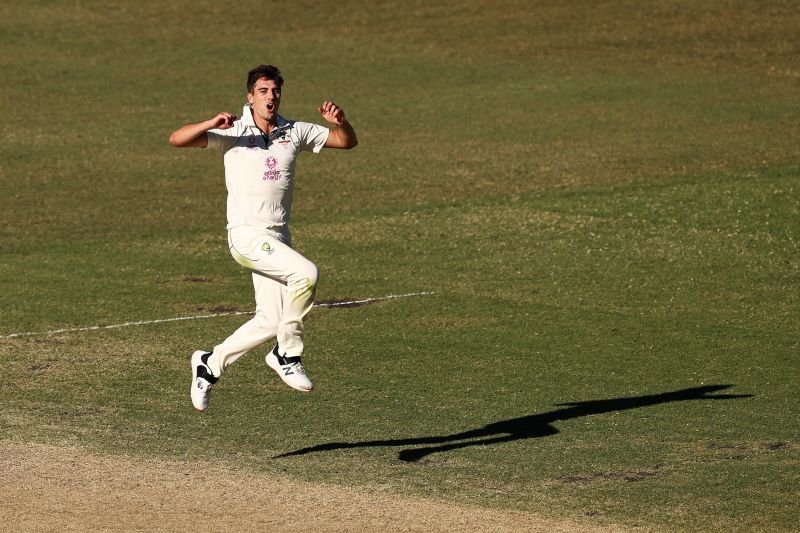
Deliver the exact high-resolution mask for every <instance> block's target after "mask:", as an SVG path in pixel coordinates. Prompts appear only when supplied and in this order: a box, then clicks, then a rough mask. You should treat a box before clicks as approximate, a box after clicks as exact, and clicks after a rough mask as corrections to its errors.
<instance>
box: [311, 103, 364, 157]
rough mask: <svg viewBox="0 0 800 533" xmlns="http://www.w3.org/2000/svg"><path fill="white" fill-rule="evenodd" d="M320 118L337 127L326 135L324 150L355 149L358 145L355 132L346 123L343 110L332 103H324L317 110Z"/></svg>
mask: <svg viewBox="0 0 800 533" xmlns="http://www.w3.org/2000/svg"><path fill="white" fill-rule="evenodd" d="M317 111H319V113H320V115H322V118H324V119H325V120H326V121H328V122H330V123H331V124H333V125H335V126H337V127H336V128H335V129H332V130H331V132H330V134H329V135H328V140H327V141H325V148H342V149H345V150H349V149H350V148H355V147H356V145H357V144H358V137H356V130H354V129H353V126H351V125H350V123H349V122H347V119H346V118H345V116H344V109H342V108H341V107H339V106H338V105H336V104H334V103H333V102H328V101H326V102H324V103H323V104H322V105H321V106H320V107H318V108H317Z"/></svg>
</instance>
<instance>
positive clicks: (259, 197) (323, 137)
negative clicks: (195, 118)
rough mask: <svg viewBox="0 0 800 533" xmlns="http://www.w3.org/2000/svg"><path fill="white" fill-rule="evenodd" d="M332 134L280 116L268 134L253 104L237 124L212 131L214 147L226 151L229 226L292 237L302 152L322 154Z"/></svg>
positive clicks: (247, 108)
mask: <svg viewBox="0 0 800 533" xmlns="http://www.w3.org/2000/svg"><path fill="white" fill-rule="evenodd" d="M329 133H330V130H328V128H326V127H324V126H319V125H317V124H310V123H308V122H299V121H294V120H286V119H285V118H283V117H282V116H280V115H278V118H277V127H276V128H275V129H273V130H272V133H270V135H269V137H267V136H266V135H265V134H264V133H263V132H262V131H261V130H260V129H259V128H258V126H256V123H255V122H254V120H253V113H252V109H251V107H250V106H249V105H245V106H244V109H243V110H242V118H241V119H239V120H237V121H236V122H234V123H233V126H232V127H230V128H228V129H226V130H219V129H214V130H209V131H207V132H206V134H207V135H208V148H216V149H218V150H220V151H221V152H222V153H223V154H224V161H225V185H226V186H227V188H228V229H231V228H234V227H236V226H242V225H244V226H255V227H258V228H263V229H268V230H271V231H274V232H275V233H276V234H278V235H281V236H284V237H288V235H289V226H288V225H289V216H290V215H291V212H292V193H293V191H294V171H295V161H296V159H297V156H298V155H300V152H314V153H319V151H320V150H322V147H323V146H324V145H325V141H327V140H328V134H329Z"/></svg>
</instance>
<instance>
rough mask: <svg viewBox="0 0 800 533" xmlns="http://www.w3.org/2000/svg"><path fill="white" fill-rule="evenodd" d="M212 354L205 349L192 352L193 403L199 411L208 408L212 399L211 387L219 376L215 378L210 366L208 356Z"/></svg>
mask: <svg viewBox="0 0 800 533" xmlns="http://www.w3.org/2000/svg"><path fill="white" fill-rule="evenodd" d="M210 355H211V354H210V353H209V352H204V351H203V350H197V351H196V352H194V353H193V354H192V390H191V395H192V405H194V408H195V409H197V410H198V411H205V410H206V408H208V401H209V400H210V399H211V387H213V386H214V383H216V382H217V380H218V379H219V378H215V377H214V374H212V373H211V369H210V368H208V365H207V363H208V357H209V356H210Z"/></svg>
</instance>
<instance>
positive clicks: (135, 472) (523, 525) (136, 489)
mask: <svg viewBox="0 0 800 533" xmlns="http://www.w3.org/2000/svg"><path fill="white" fill-rule="evenodd" d="M0 469H2V471H3V476H2V478H0V501H2V502H3V504H2V505H0V523H2V524H3V525H4V526H5V527H6V528H8V530H9V531H33V530H35V531H63V530H81V531H87V530H126V531H130V530H160V531H190V530H198V529H202V530H207V531H208V530H220V529H223V530H237V531H247V530H254V529H255V530H271V531H299V530H307V531H308V530H311V531H337V532H339V531H453V530H457V531H489V530H491V531H548V532H552V531H592V530H598V529H597V528H596V527H592V526H591V525H588V524H581V523H578V522H575V523H570V522H561V521H555V520H547V519H542V518H539V517H537V516H535V515H532V514H528V513H520V512H508V511H496V510H490V509H483V508H478V507H469V506H463V505H451V504H447V503H441V502H434V501H429V500H425V499H423V498H411V497H399V496H396V495H393V494H388V493H382V492H380V491H365V490H356V489H349V488H344V487H338V486H333V485H326V484H315V483H308V482H301V481H296V480H291V479H289V478H279V477H270V476H263V475H255V474H252V473H248V472H237V471H233V470H227V469H224V468H220V467H217V466H215V465H211V464H204V463H196V462H193V463H180V462H163V461H155V460H142V459H132V458H127V457H120V456H103V455H96V454H92V453H89V452H87V451H85V450H82V449H79V448H61V447H54V446H44V445H31V444H13V443H7V442H6V443H4V442H0Z"/></svg>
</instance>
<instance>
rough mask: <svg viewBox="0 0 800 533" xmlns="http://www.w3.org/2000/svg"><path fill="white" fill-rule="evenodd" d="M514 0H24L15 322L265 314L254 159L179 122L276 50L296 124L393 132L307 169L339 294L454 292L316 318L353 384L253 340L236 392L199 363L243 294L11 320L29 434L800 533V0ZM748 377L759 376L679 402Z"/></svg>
mask: <svg viewBox="0 0 800 533" xmlns="http://www.w3.org/2000/svg"><path fill="white" fill-rule="evenodd" d="M497 5H498V4H497V3H486V4H483V3H467V2H465V3H464V4H463V5H461V6H460V7H459V8H455V7H452V6H451V4H445V3H441V4H437V3H431V2H421V1H420V2H410V3H406V4H404V5H403V6H402V7H390V6H389V5H388V4H386V5H384V4H380V5H378V4H375V5H371V4H369V5H367V6H365V5H363V4H359V3H355V2H353V3H350V2H343V3H342V2H340V3H339V4H338V5H337V7H336V8H335V9H334V13H333V16H332V17H328V16H327V15H323V13H322V12H321V11H320V10H318V9H314V8H311V6H304V5H302V3H294V4H286V5H284V4H280V5H269V6H266V7H264V8H259V10H257V11H247V10H245V9H244V8H243V7H241V6H240V7H231V6H225V8H223V7H221V6H220V5H217V4H215V3H206V4H204V3H197V2H194V3H192V4H191V6H195V7H192V8H189V4H188V3H186V4H183V3H177V4H176V3H173V4H171V6H172V7H155V6H156V4H148V3H135V2H112V3H110V4H109V3H108V2H105V3H100V2H96V3H94V2H84V3H81V4H80V5H72V4H70V3H65V2H38V3H32V4H30V5H26V6H25V9H23V8H22V6H19V7H14V6H4V7H2V8H0V15H2V16H0V21H2V22H0V42H2V43H3V46H2V48H0V65H2V67H3V72H4V84H3V85H2V87H1V88H0V102H2V106H3V110H4V117H5V118H6V119H7V124H8V125H9V126H8V127H6V128H4V129H3V131H2V133H0V136H2V142H0V176H2V180H0V253H2V262H0V291H1V293H2V295H3V297H2V306H1V307H0V309H1V313H0V335H8V334H12V333H17V332H27V331H47V330H51V329H58V328H68V327H81V326H92V325H98V324H118V323H121V322H126V321H130V320H149V319H160V318H169V317H175V316H188V315H195V314H206V313H208V312H213V311H219V310H229V309H237V310H238V309H242V310H247V309H250V308H251V306H252V303H251V301H252V295H251V287H250V281H249V276H248V275H247V274H246V273H245V272H244V271H242V270H241V269H240V268H239V267H238V266H237V265H236V264H235V263H234V261H233V260H232V259H231V258H230V257H229V256H228V255H227V250H226V246H225V235H224V223H225V221H224V193H225V191H224V183H223V181H222V170H221V163H220V161H219V160H218V158H217V157H216V156H214V155H213V154H211V153H205V152H201V151H189V150H185V151H181V150H175V149H172V148H171V147H169V146H168V144H167V142H166V139H167V137H168V135H169V133H170V132H171V131H172V130H173V129H175V128H176V127H177V126H179V125H180V124H182V123H184V122H187V121H196V120H200V119H202V118H205V117H207V116H212V115H213V114H215V113H216V112H218V111H220V110H229V111H233V112H237V113H238V111H239V110H240V108H241V104H242V102H243V101H244V89H243V85H244V82H243V78H244V74H245V73H246V71H247V69H248V68H250V67H252V66H254V65H255V64H258V63H260V62H262V61H267V62H274V63H276V64H278V65H280V66H281V67H282V69H283V70H284V74H285V75H286V77H287V80H288V81H287V85H286V87H285V94H284V104H283V107H284V111H285V113H286V114H287V115H289V116H292V117H294V118H298V119H305V120H316V119H315V112H314V109H315V107H316V105H318V103H319V102H320V101H321V100H322V99H325V98H333V99H334V100H336V101H337V102H339V103H340V104H341V105H342V106H343V107H344V108H345V109H346V111H347V113H348V116H349V117H350V118H351V120H352V121H353V123H354V124H355V126H356V128H357V130H358V133H359V138H360V140H361V144H360V146H359V147H358V148H357V149H356V150H355V151H353V152H349V153H332V152H329V153H323V154H321V155H320V156H317V157H312V156H306V157H304V158H301V161H300V163H299V170H298V187H297V191H296V201H295V213H294V219H293V228H294V234H295V241H296V245H297V247H298V249H300V250H301V251H302V252H304V253H305V254H306V255H307V256H309V257H310V258H312V260H314V261H315V262H316V263H317V264H318V266H319V267H320V270H321V272H322V282H321V285H320V290H319V291H320V292H319V298H320V299H322V300H329V299H344V298H353V297H372V296H382V295H387V294H402V293H408V292H418V291H433V292H435V294H434V295H430V296H420V297H416V298H408V299H404V300H395V301H386V302H380V303H375V304H372V305H368V306H363V307H359V308H351V309H317V310H315V311H313V312H312V315H311V317H310V320H309V323H308V345H309V352H308V355H307V357H306V362H307V364H308V367H309V370H310V372H311V373H312V377H314V378H315V381H316V382H317V384H318V387H319V390H318V391H317V392H315V393H314V394H313V395H310V396H301V395H297V394H293V393H292V392H291V391H289V390H288V389H286V388H285V387H284V386H283V385H282V384H281V383H279V382H277V380H276V379H275V378H274V376H273V375H271V374H270V373H268V372H267V370H266V368H265V366H264V365H263V362H262V359H261V357H260V356H258V355H256V354H253V355H251V356H249V357H247V358H245V359H243V360H242V361H240V362H239V363H237V364H236V365H234V366H233V367H231V369H230V372H229V373H228V374H226V376H225V378H224V380H222V381H221V382H220V384H219V385H218V386H217V388H216V389H215V396H214V400H213V405H212V408H211V409H210V410H209V411H208V412H207V413H205V414H203V415H198V414H197V413H195V412H193V410H192V409H191V405H190V403H189V400H188V395H187V394H186V393H187V390H186V389H187V388H188V365H187V357H188V354H189V353H190V352H191V351H192V350H193V349H195V348H197V347H203V346H204V347H211V346H212V345H213V344H214V343H216V342H219V341H220V340H221V339H223V338H224V337H225V336H227V335H228V334H229V333H230V332H231V331H232V330H233V329H234V328H235V327H237V326H238V325H239V324H240V323H241V322H242V321H243V320H244V318H243V317H236V316H233V317H221V318H215V319H207V320H198V321H190V322H172V323H165V324H158V325H150V326H140V327H132V328H123V329H114V330H102V331H92V332H83V333H72V334H60V335H52V336H31V337H22V338H13V339H0V368H2V375H3V379H2V380H0V395H2V398H3V401H2V410H0V435H2V438H3V439H7V440H13V441H17V442H51V443H56V444H79V445H81V446H85V447H88V448H91V449H95V450H99V451H103V452H110V453H119V454H130V455H135V456H155V457H163V458H182V459H186V458H190V457H194V456H196V454H197V453H198V452H199V451H200V450H202V451H201V452H200V453H201V455H202V457H203V458H204V459H212V460H218V461H221V462H224V463H226V464H231V465H235V466H237V467H239V468H243V469H247V470H252V471H258V472H281V473H286V474H290V475H293V476H297V477H299V478H302V479H308V480H312V481H330V482H334V483H339V484H342V485H353V486H367V487H375V486H378V487H381V488H382V489H385V490H389V491H392V492H396V493H398V494H417V495H422V496H426V497H431V498H436V499H441V500H445V501H460V502H472V503H477V504H480V505H485V506H490V507H500V508H512V509H520V510H530V511H535V512H537V513H540V514H542V515H544V516H552V517H562V516H563V517H569V518H571V519H575V520H579V521H587V522H592V523H598V524H622V525H628V526H643V527H646V528H656V529H668V530H686V529H692V530H698V529H699V530H719V529H724V530H742V531H746V530H752V529H769V530H790V529H793V528H794V527H796V516H797V512H798V505H797V498H796V495H797V490H798V487H799V486H800V479H798V471H800V470H798V466H800V447H799V446H798V444H799V443H798V440H799V439H798V437H800V435H798V425H797V420H798V419H800V404H799V403H798V401H797V394H796V388H797V387H796V383H797V376H798V375H800V368H799V366H798V349H799V348H800V346H799V345H798V340H797V339H798V338H800V320H798V316H800V296H799V294H800V293H798V290H797V287H798V281H799V280H800V259H799V258H800V253H799V252H800V249H799V247H800V243H799V242H798V239H800V223H798V220H800V218H799V217H800V165H799V164H798V161H800V136H798V131H797V127H796V125H797V124H798V120H800V105H798V101H797V83H798V79H800V64H799V63H798V60H797V57H798V54H797V51H798V40H797V37H796V28H797V26H798V22H800V11H799V10H798V8H797V7H796V6H794V5H793V4H791V3H782V2H767V3H763V2H753V1H737V2H733V1H731V2H711V1H709V2H677V1H675V2H667V3H659V4H658V6H651V7H649V8H643V7H641V5H640V4H639V3H633V2H604V3H596V2H573V3H568V4H564V5H562V4H561V3H559V2H537V3H534V4H531V3H529V2H518V1H513V0H508V1H505V2H502V5H500V6H499V7H496V6H497ZM275 16H277V20H279V21H280V22H279V23H278V22H270V21H272V18H271V17H275ZM221 20H228V21H231V23H230V24H231V26H230V28H228V29H224V28H220V24H219V21H221ZM332 20H334V21H335V22H331V21H332ZM247 21H250V22H249V23H248V22H247ZM260 21H263V24H262V23H261V22H260ZM242 25H244V27H242V29H240V26H242ZM225 28H227V25H226V26H225ZM723 385H729V387H728V388H726V389H720V390H718V391H717V392H715V393H713V394H716V395H732V396H741V397H731V398H728V399H720V400H715V401H711V400H706V399H698V398H696V397H694V398H693V397H692V394H691V393H680V392H679V391H686V390H687V389H697V388H701V387H715V386H723ZM709 390H710V389H709ZM669 393H674V394H673V395H672V396H669V395H668V394H669ZM660 394H667V396H664V397H662V398H663V400H664V401H662V402H661V403H654V404H650V401H651V400H652V399H653V397H654V396H656V395H660ZM713 394H712V395H713ZM656 397H657V396H656ZM625 398H634V400H631V402H627V403H626V402H625V401H623V400H621V399H625ZM636 398H638V400H636ZM614 399H620V401H619V402H616V403H611V404H610V405H609V404H608V403H592V404H589V407H588V408H586V409H585V410H584V411H581V410H580V409H578V410H572V411H570V410H569V409H570V407H569V406H565V405H562V404H574V403H578V402H589V401H601V400H614ZM623 407H624V408H623ZM559 413H561V414H559ZM565 413H566V414H565ZM560 416H564V418H559V417H560ZM484 428H485V429H484ZM493 428H494V429H493ZM493 431H499V432H501V433H497V432H493ZM470 432H472V433H471V435H472V437H471V438H468V439H466V440H464V439H460V438H459V435H460V434H463V435H461V437H463V436H469V435H470ZM503 432H506V433H503ZM508 432H510V434H512V435H516V436H517V437H519V438H516V439H513V440H511V439H509V440H508V441H507V442H491V441H489V442H484V441H485V440H486V439H494V438H498V437H503V436H504V435H508V434H509V433H508ZM198 435H203V437H202V438H201V439H199V440H198ZM465 443H469V444H471V445H466V446H458V445H459V444H465ZM303 450H305V452H307V453H298V454H295V455H290V456H287V457H283V458H278V459H276V458H274V457H275V456H276V455H279V454H283V453H291V452H293V451H294V452H298V451H303ZM414 450H417V451H419V450H422V452H420V454H419V455H418V456H416V457H414ZM426 451H427V452H431V453H424V452H426ZM190 454H191V455H190ZM404 458H405V459H409V458H414V459H417V460H413V461H404V460H403V459H404Z"/></svg>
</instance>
